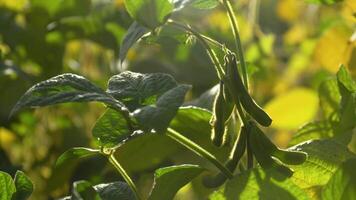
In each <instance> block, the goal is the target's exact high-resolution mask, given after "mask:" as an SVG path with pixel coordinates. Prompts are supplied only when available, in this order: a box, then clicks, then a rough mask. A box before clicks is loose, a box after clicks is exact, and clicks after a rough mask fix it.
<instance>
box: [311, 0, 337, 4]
mask: <svg viewBox="0 0 356 200" xmlns="http://www.w3.org/2000/svg"><path fill="white" fill-rule="evenodd" d="M306 1H307V2H309V3H317V4H326V5H331V4H334V3H338V2H342V1H343V0H306Z"/></svg>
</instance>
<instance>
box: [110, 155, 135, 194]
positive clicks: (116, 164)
mask: <svg viewBox="0 0 356 200" xmlns="http://www.w3.org/2000/svg"><path fill="white" fill-rule="evenodd" d="M109 161H110V163H111V164H112V165H113V166H114V167H115V168H116V170H117V171H118V172H119V173H120V175H121V176H122V177H123V178H124V179H125V181H126V183H127V184H128V185H129V187H130V188H131V190H132V191H133V193H134V195H135V197H136V199H137V200H141V197H140V195H139V193H138V190H137V187H136V185H135V183H134V182H133V181H132V179H131V178H130V176H129V175H128V174H127V173H126V171H125V170H124V168H122V166H121V165H120V163H119V162H118V161H117V160H116V159H115V157H114V154H113V153H111V154H110V155H109Z"/></svg>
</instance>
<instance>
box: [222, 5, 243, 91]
mask: <svg viewBox="0 0 356 200" xmlns="http://www.w3.org/2000/svg"><path fill="white" fill-rule="evenodd" d="M221 1H222V4H223V5H224V7H225V9H226V11H227V15H228V17H229V21H230V25H231V28H232V33H233V35H234V37H235V45H236V51H237V52H236V53H237V56H238V58H239V61H240V64H241V70H242V77H243V81H244V84H245V87H246V89H247V91H248V74H247V66H246V62H245V58H244V54H243V49H242V44H241V39H240V33H239V28H238V23H237V20H236V17H235V14H234V10H233V9H232V6H231V3H230V1H229V0H221Z"/></svg>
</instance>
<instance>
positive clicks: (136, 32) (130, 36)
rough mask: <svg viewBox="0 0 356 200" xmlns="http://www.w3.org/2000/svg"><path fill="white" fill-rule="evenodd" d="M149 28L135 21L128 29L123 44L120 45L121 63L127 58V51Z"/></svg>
mask: <svg viewBox="0 0 356 200" xmlns="http://www.w3.org/2000/svg"><path fill="white" fill-rule="evenodd" d="M148 31H149V30H148V29H147V28H145V27H144V26H141V25H140V24H139V23H137V22H134V23H132V24H131V26H130V27H129V29H128V30H127V32H126V34H125V36H124V38H123V40H122V42H121V45H120V53H119V60H120V61H121V63H122V62H123V61H124V60H125V58H126V55H127V52H128V51H129V49H130V48H131V47H132V46H133V45H134V44H135V43H136V42H137V41H138V40H139V39H141V38H142V36H143V35H145V34H146V33H148Z"/></svg>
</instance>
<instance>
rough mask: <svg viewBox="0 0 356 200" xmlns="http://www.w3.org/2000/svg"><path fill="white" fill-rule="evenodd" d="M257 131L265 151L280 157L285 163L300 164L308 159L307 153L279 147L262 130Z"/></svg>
mask: <svg viewBox="0 0 356 200" xmlns="http://www.w3.org/2000/svg"><path fill="white" fill-rule="evenodd" d="M258 130H259V131H255V134H256V135H257V136H256V137H257V138H259V142H260V143H261V145H262V148H263V149H264V151H265V152H266V153H267V154H269V155H272V156H274V157H276V158H278V159H279V160H280V161H282V162H283V163H285V164H288V165H299V164H302V163H304V162H305V160H306V159H307V154H306V153H304V152H300V151H289V150H283V149H280V148H278V147H277V146H276V145H275V144H273V143H272V142H271V140H270V139H269V138H268V137H267V136H266V135H265V134H264V133H263V132H262V131H261V130H260V129H258Z"/></svg>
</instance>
